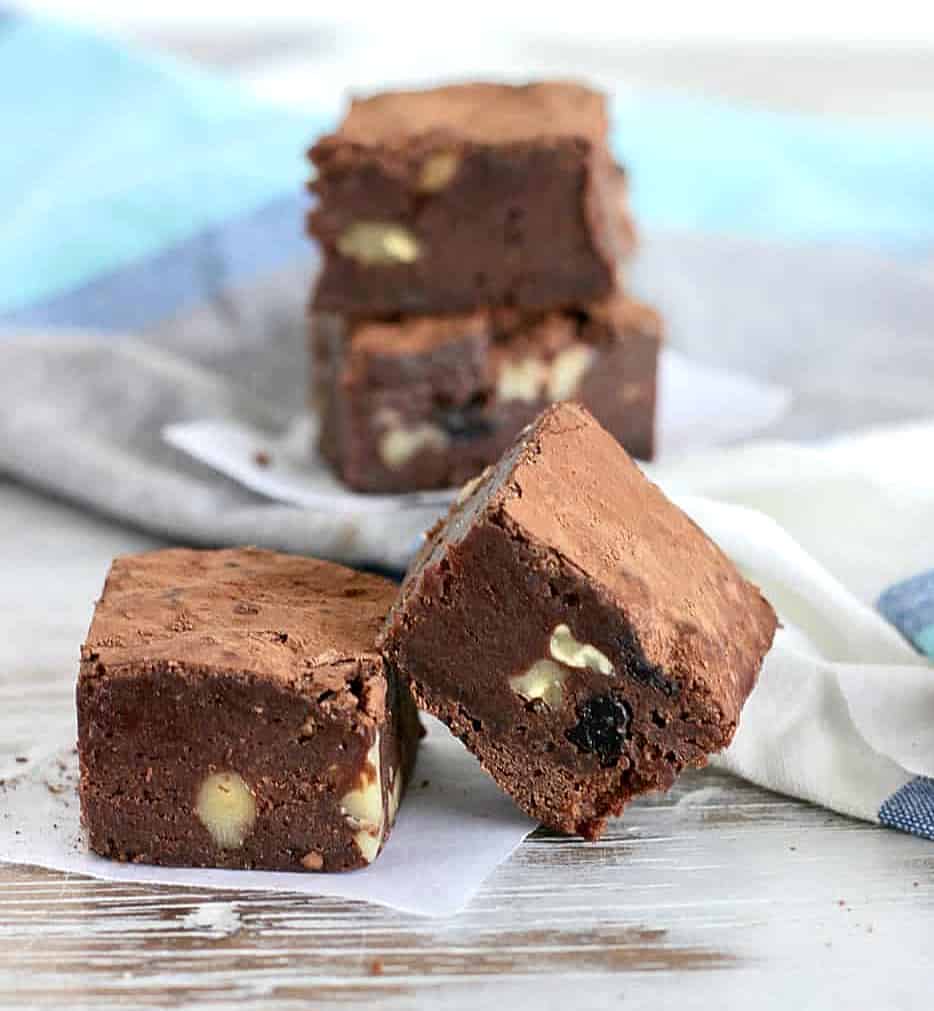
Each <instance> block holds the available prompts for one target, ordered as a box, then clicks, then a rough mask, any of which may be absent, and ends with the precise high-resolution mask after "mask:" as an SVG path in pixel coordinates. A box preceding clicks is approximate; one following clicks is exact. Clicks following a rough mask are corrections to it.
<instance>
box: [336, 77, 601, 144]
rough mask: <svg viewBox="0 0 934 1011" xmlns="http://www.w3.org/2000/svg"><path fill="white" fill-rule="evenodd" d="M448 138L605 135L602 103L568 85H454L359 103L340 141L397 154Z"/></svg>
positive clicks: (493, 139) (584, 89)
mask: <svg viewBox="0 0 934 1011" xmlns="http://www.w3.org/2000/svg"><path fill="white" fill-rule="evenodd" d="M437 131H443V132H444V133H447V134H449V135H450V136H451V137H454V138H460V139H463V140H467V141H475V142H479V143H491V144H495V143H503V142H510V141H523V140H534V139H536V138H538V137H561V136H567V137H585V138H588V139H590V140H592V141H594V142H596V143H603V142H604V140H605V139H606V134H607V113H606V101H605V99H604V97H603V95H601V94H599V93H598V92H596V91H593V90H591V89H590V88H587V87H585V86H584V85H581V84H576V83H573V82H570V81H544V82H540V83H536V84H525V85H508V84H456V85H449V86H447V87H443V88H434V89H431V90H428V91H395V92H386V93H384V94H379V95H373V96H371V97H368V98H357V99H354V100H353V102H352V104H351V106H350V110H349V111H348V113H347V117H346V118H345V119H344V121H343V123H342V124H341V126H340V127H339V129H338V131H337V135H336V136H337V137H338V138H339V139H341V140H344V141H351V142H354V143H358V144H364V145H379V144H381V145H386V146H389V147H397V146H400V145H402V144H404V143H405V142H406V140H408V139H410V138H412V137H418V136H422V135H425V134H430V133H434V132H437Z"/></svg>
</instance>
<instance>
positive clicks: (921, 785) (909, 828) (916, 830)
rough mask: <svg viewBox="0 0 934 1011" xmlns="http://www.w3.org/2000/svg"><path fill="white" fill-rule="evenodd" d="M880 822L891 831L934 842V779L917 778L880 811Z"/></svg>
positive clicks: (893, 795)
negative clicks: (894, 830)
mask: <svg viewBox="0 0 934 1011" xmlns="http://www.w3.org/2000/svg"><path fill="white" fill-rule="evenodd" d="M879 821H880V822H881V823H882V824H883V825H886V826H887V827H888V828H897V829H900V830H901V831H902V832H910V833H911V834H912V835H917V836H921V837H922V839H934V779H931V778H930V777H928V776H915V778H914V779H912V780H909V781H908V782H907V783H906V784H905V785H904V786H903V787H902V788H901V789H900V790H897V791H896V792H895V793H893V794H892V796H891V797H889V799H888V800H887V801H886V802H885V803H884V804H883V805H882V807H880V808H879Z"/></svg>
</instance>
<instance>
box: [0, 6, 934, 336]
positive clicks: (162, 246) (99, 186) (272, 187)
mask: <svg viewBox="0 0 934 1011" xmlns="http://www.w3.org/2000/svg"><path fill="white" fill-rule="evenodd" d="M0 123H2V124H3V134H4V135H3V155H2V157H0V222H2V224H0V316H6V318H7V319H8V320H11V319H14V320H16V319H24V318H41V316H40V317H36V316H35V313H33V315H32V316H31V317H30V315H29V313H30V312H31V311H32V310H33V309H35V307H36V306H40V307H41V305H42V303H43V302H44V301H46V300H50V299H58V300H59V302H60V301H61V298H62V296H64V295H67V294H68V293H69V292H73V291H74V290H75V289H77V288H81V287H82V286H85V285H88V284H90V283H91V282H96V281H99V280H100V279H101V278H102V277H107V276H109V275H113V274H114V272H117V271H119V270H121V269H123V268H127V267H130V266H133V267H135V268H136V269H137V270H138V269H140V268H141V267H144V266H145V264H146V263H147V261H148V259H149V258H151V257H153V256H155V255H157V254H165V253H166V251H167V250H170V249H171V248H172V247H173V246H174V245H175V244H178V243H184V242H185V241H189V242H190V241H191V240H193V239H194V238H195V237H197V236H199V235H200V234H201V233H203V232H204V231H205V229H211V228H213V229H221V230H222V229H224V228H225V227H226V226H227V225H228V224H232V225H235V224H236V222H237V221H238V219H242V218H244V217H247V216H250V215H252V216H254V218H255V216H256V215H257V213H258V212H260V211H262V209H263V208H264V206H266V205H267V204H270V203H272V204H276V205H277V206H278V207H279V208H280V211H279V212H278V213H279V218H278V220H280V221H282V220H288V216H287V215H286V217H285V218H284V217H283V214H282V211H281V208H282V206H283V204H282V201H283V200H284V199H285V200H294V202H295V211H294V214H295V224H294V234H292V233H288V234H287V233H285V232H283V233H279V234H281V235H282V236H283V237H282V239H281V241H280V240H279V239H277V238H276V235H275V234H273V233H270V234H269V236H267V241H265V242H261V243H258V244H257V246H256V252H255V256H254V257H253V259H252V260H250V256H249V254H248V251H247V252H246V253H245V258H246V259H247V260H248V261H249V262H247V263H245V264H244V265H243V269H244V270H247V271H250V270H253V271H262V270H263V269H266V268H267V267H268V266H272V265H274V264H273V263H272V261H274V260H275V258H276V256H277V255H279V254H281V256H283V257H287V256H292V257H294V255H295V249H296V246H295V239H296V238H297V237H298V236H299V235H300V232H301V229H302V220H301V217H302V200H303V197H302V185H303V182H304V179H305V176H306V174H307V170H306V165H305V162H304V157H303V153H304V149H305V147H306V146H307V144H308V143H309V142H310V141H311V139H312V138H313V137H314V136H315V135H316V134H317V133H319V132H321V131H322V130H324V129H326V128H327V127H328V125H329V124H328V122H327V121H326V120H324V119H323V118H322V117H321V116H316V115H314V114H309V115H307V116H304V115H298V114H295V113H294V112H286V111H282V110H281V109H277V108H270V107H268V106H265V105H263V104H262V103H260V102H258V101H256V100H254V99H252V98H250V97H249V96H248V95H245V94H244V93H243V92H242V91H240V90H239V89H238V88H237V87H235V86H234V85H232V84H230V83H228V82H226V81H223V80H220V79H218V78H215V77H213V76H211V75H208V74H205V73H202V72H200V71H197V70H194V69H192V68H190V67H187V66H182V65H180V64H177V63H175V62H172V61H169V60H163V59H155V58H153V57H152V56H150V55H148V54H144V53H140V52H134V51H132V50H128V49H126V48H124V47H122V46H120V45H117V44H115V43H113V42H111V41H109V40H105V39H101V38H98V37H95V36H93V35H90V34H87V33H85V32H82V31H78V30H75V29H72V28H69V27H64V26H62V25H60V24H57V23H55V22H50V21H43V20H37V19H34V18H26V17H19V16H16V15H11V16H7V17H6V18H3V17H2V16H0ZM613 143H614V147H615V149H616V152H617V154H618V156H619V157H620V159H621V160H622V161H624V162H625V163H626V164H627V165H628V166H629V168H630V169H631V174H632V178H633V181H634V182H633V200H634V206H635V211H636V214H637V215H638V217H639V219H640V221H641V223H642V225H643V226H644V227H645V228H647V229H652V228H654V227H666V228H685V229H695V230H701V231H707V232H728V233H734V234H745V235H756V236H760V237H762V238H764V239H767V240H781V241H791V242H813V241H824V240H826V241H832V242H840V241H841V240H842V241H844V242H854V243H861V244H866V243H869V244H881V245H885V246H886V247H890V248H894V249H898V250H904V251H905V252H906V253H909V254H911V253H916V252H918V251H922V250H926V249H929V248H934V132H931V131H930V130H925V129H921V128H915V127H912V126H911V125H909V124H900V125H887V124H879V123H872V124H868V123H867V124H859V125H857V124H853V123H850V124H845V123H832V124H831V123H827V122H824V121H818V120H815V119H807V118H803V117H795V116H789V115H779V114H774V113H766V112H761V111H756V110H752V109H744V108H736V107H732V106H727V105H722V104H718V103H714V102H709V101H701V100H697V101H694V100H690V99H685V98H682V97H664V96H659V95H643V96H639V97H636V98H627V99H626V100H620V101H618V102H617V103H616V109H615V115H614V130H613ZM277 202H278V203H277ZM289 227H291V226H289ZM277 248H278V254H277ZM163 262H165V261H164V256H163ZM24 311H25V312H26V314H25V316H24ZM54 318H57V317H54Z"/></svg>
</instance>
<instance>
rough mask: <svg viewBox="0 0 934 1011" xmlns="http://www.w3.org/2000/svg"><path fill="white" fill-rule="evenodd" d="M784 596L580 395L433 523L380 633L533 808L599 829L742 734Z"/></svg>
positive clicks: (390, 653) (434, 708) (437, 708)
mask: <svg viewBox="0 0 934 1011" xmlns="http://www.w3.org/2000/svg"><path fill="white" fill-rule="evenodd" d="M775 627H776V618H775V614H774V612H773V610H772V608H771V607H770V605H769V604H768V602H767V601H766V600H765V599H764V598H763V597H762V595H761V594H760V592H759V591H758V589H757V588H756V587H755V586H753V585H752V584H751V583H748V582H747V581H746V580H745V579H743V577H742V576H741V575H740V574H739V573H738V572H737V570H736V569H735V567H734V566H733V565H732V563H731V562H730V561H729V560H728V559H727V557H726V556H725V555H724V554H723V552H722V551H721V550H720V549H719V548H718V547H717V546H716V545H715V544H714V543H713V542H712V541H711V540H710V539H709V538H708V537H707V536H706V535H705V534H704V533H703V532H702V531H701V530H700V529H699V528H698V527H697V526H696V525H695V524H694V523H693V522H692V521H691V520H690V519H689V518H688V517H687V516H686V515H685V514H684V513H683V512H682V511H681V510H680V509H678V508H677V507H676V506H675V505H674V504H673V503H672V502H670V501H669V500H668V499H667V498H666V497H665V496H664V494H663V493H662V492H661V491H660V490H659V489H658V488H657V487H656V486H655V485H654V484H652V483H651V482H649V481H648V480H647V479H646V478H645V477H644V475H643V474H642V472H641V471H640V470H639V468H638V467H637V466H636V464H635V463H633V461H632V460H631V459H630V458H629V456H628V455H627V454H626V452H625V451H624V450H623V449H622V448H621V447H620V446H619V444H618V443H617V442H616V441H615V440H614V439H613V438H612V436H610V435H609V434H608V433H607V432H606V431H605V430H604V429H602V428H601V427H600V426H599V424H598V423H597V422H596V421H595V420H594V418H593V417H592V416H591V415H590V414H589V413H588V412H587V411H585V410H584V409H583V408H582V407H580V406H579V405H576V404H570V403H565V404H558V405H555V406H554V407H551V408H549V409H548V410H547V411H546V412H545V413H544V414H543V415H542V416H541V418H540V419H539V420H538V421H537V422H536V423H535V424H534V425H533V426H530V428H529V429H528V430H527V431H526V432H524V433H523V434H522V436H521V437H520V439H519V440H518V442H517V443H516V444H515V446H514V447H513V448H512V449H511V450H510V451H509V452H508V453H507V454H506V455H505V456H504V457H503V459H502V460H501V461H500V462H499V463H498V464H497V465H496V466H495V467H493V468H490V470H489V471H488V472H487V473H486V474H485V475H484V476H483V477H482V478H480V479H477V480H476V481H475V482H474V483H473V484H472V486H471V485H468V486H467V487H466V488H465V489H464V493H463V495H462V497H461V499H460V500H459V501H458V502H457V503H456V504H455V506H454V507H453V508H452V510H451V512H450V513H449V515H448V516H447V518H446V519H444V520H443V521H441V522H440V523H439V524H438V525H437V526H436V527H435V528H434V530H433V531H431V532H430V533H429V536H428V540H427V542H426V544H425V546H424V548H423V550H422V551H421V553H420V554H419V556H418V557H417V558H416V560H415V561H414V563H413V565H412V568H411V570H410V572H409V574H408V575H407V577H406V580H405V582H404V584H403V588H402V591H401V595H400V597H399V599H398V601H397V603H396V604H395V605H394V606H393V609H392V610H391V612H390V615H389V618H388V619H387V624H386V627H385V629H384V632H383V635H382V638H381V648H382V650H383V654H384V656H385V657H386V659H387V661H388V663H389V665H390V667H391V668H392V669H393V670H395V671H397V672H398V673H399V674H400V675H401V676H403V677H405V678H406V679H407V680H409V682H410V683H411V686H412V688H413V691H414V694H415V697H416V700H417V702H418V703H419V704H420V706H421V707H422V708H424V709H427V710H428V711H429V712H431V713H433V714H434V715H435V716H437V717H439V718H440V719H442V720H443V721H444V722H445V723H447V725H448V726H449V727H450V728H451V729H452V731H453V732H454V733H455V734H456V735H457V736H458V737H459V738H460V739H461V740H462V741H463V742H464V743H465V744H466V745H467V747H468V748H470V750H471V751H473V752H474V754H475V755H476V756H477V757H478V758H479V759H480V761H481V763H482V764H483V766H484V768H485V769H486V770H487V771H488V772H489V773H490V774H491V775H492V776H493V777H494V779H495V780H496V781H497V783H499V785H500V786H501V787H502V788H503V789H504V790H506V791H507V792H508V793H509V794H510V795H511V796H512V797H513V798H514V800H515V801H516V803H517V804H518V805H519V806H520V807H521V808H522V809H523V810H524V811H526V812H527V813H528V814H529V815H531V816H532V817H534V818H537V819H539V820H540V821H542V822H544V823H545V824H546V825H549V826H551V827H552V828H554V829H558V830H560V831H564V832H568V833H578V834H580V835H583V836H585V837H587V838H590V839H593V838H596V837H598V836H599V835H600V834H601V832H602V831H603V829H604V826H605V822H606V820H607V819H608V818H609V817H610V816H611V815H617V814H619V813H620V812H621V811H622V809H623V806H624V805H625V803H626V802H627V801H628V800H629V799H630V798H632V797H634V796H636V795H637V794H640V793H643V792H646V791H651V790H664V789H666V788H668V787H670V786H671V784H672V782H673V780H674V778H675V776H676V775H677V774H678V773H679V772H680V771H681V770H682V769H684V768H686V767H688V766H701V765H704V764H705V762H706V760H707V756H708V755H709V754H710V753H712V752H715V751H718V750H720V749H722V748H725V747H726V746H727V745H728V744H729V743H730V740H731V738H732V737H733V733H734V731H735V729H736V725H737V721H738V719H739V715H740V710H741V709H742V706H743V703H744V701H745V699H746V698H747V696H748V695H749V693H750V691H751V690H752V688H753V686H754V685H755V683H756V679H757V675H758V673H759V669H760V666H761V664H762V660H763V657H764V656H765V654H766V652H767V650H768V649H769V647H770V645H771V642H772V638H773V635H774V632H775Z"/></svg>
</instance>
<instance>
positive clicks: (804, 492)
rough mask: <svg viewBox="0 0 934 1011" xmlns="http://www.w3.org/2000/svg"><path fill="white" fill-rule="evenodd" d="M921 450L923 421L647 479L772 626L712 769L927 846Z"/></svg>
mask: <svg viewBox="0 0 934 1011" xmlns="http://www.w3.org/2000/svg"><path fill="white" fill-rule="evenodd" d="M932 451H934V423H922V424H917V425H911V426H905V427H900V428H892V429H888V430H886V429H880V430H877V431H875V432H872V433H868V434H865V435H854V436H848V437H846V438H842V439H837V440H833V441H830V442H828V443H826V444H824V445H821V446H800V445H792V444H775V443H771V444H763V443H759V444H755V445H749V446H746V447H742V448H737V449H732V450H726V451H723V450H719V451H716V452H715V453H712V454H705V455H703V456H696V457H694V458H693V459H691V460H685V461H682V462H680V463H677V464H675V465H674V466H671V467H662V468H658V469H657V470H656V473H655V475H654V476H656V477H657V478H658V479H659V480H660V481H661V482H662V484H663V486H664V487H666V488H667V489H668V490H669V492H672V493H674V494H675V497H676V500H677V501H679V503H680V504H681V505H682V506H683V507H684V508H685V509H686V510H687V511H688V512H689V513H690V514H691V515H692V516H693V518H694V519H695V520H696V521H697V522H698V523H699V524H700V525H701V526H702V527H703V528H704V529H705V530H706V531H707V532H708V533H709V534H710V535H711V536H712V537H713V538H714V539H715V540H716V541H717V542H718V543H719V544H720V545H721V546H722V547H723V548H724V550H725V551H726V552H727V553H728V554H729V555H730V556H731V557H732V558H733V559H734V560H735V561H736V562H737V564H738V565H739V566H740V567H741V568H742V569H743V571H744V572H745V573H746V574H747V575H748V576H749V578H751V579H752V580H753V581H755V582H756V583H758V584H759V585H760V586H761V587H762V588H763V590H764V592H765V595H766V597H767V598H768V599H769V600H770V601H771V602H772V604H773V605H774V607H775V609H776V610H777V611H778V613H779V617H780V618H781V621H782V625H783V628H782V629H780V631H779V633H778V635H777V637H776V641H775V645H774V647H773V649H772V651H771V652H770V653H769V655H768V657H767V658H766V662H765V665H764V668H763V671H762V676H761V679H760V682H759V684H758V686H757V687H756V689H755V691H754V692H753V693H752V695H751V696H750V698H749V701H748V702H747V704H746V707H745V708H744V710H743V714H742V718H741V720H740V727H739V730H738V732H737V735H736V738H735V740H734V742H733V744H732V745H731V747H730V748H729V749H728V750H727V751H726V752H725V753H724V754H723V755H722V756H718V757H717V758H716V759H715V760H714V761H715V762H716V763H717V764H719V765H721V766H722V767H723V768H726V769H729V770H730V771H732V772H735V773H736V774H737V775H740V776H743V777H744V778H746V779H750V780H752V781H753V782H756V783H759V784H760V785H762V786H767V787H769V788H770V789H773V790H777V791H779V792H781V793H787V794H791V795H792V796H795V797H803V798H805V799H807V800H811V801H814V802H815V803H818V804H822V805H823V806H825V807H829V808H832V809H833V810H835V811H840V812H842V813H844V814H848V815H851V816H853V817H857V818H862V819H864V820H866V821H875V822H878V823H880V824H883V825H887V826H889V827H891V828H898V829H902V830H904V831H907V832H912V833H914V834H916V835H919V836H924V837H925V838H929V839H934V664H932V663H931V659H930V658H929V657H925V656H924V654H923V652H922V651H921V648H920V646H921V644H923V643H924V642H925V641H926V639H925V634H924V632H923V631H921V632H920V634H919V630H923V629H925V628H929V622H930V619H931V616H932V611H931V607H930V604H931V596H930V587H931V575H930V572H931V571H934V536H932V535H931V526H932V521H934V471H932V470H931V468H930V467H926V466H923V465H922V466H919V463H922V462H923V461H925V460H930V459H931V458H932V457H931V454H932ZM701 496H702V497H701ZM919 570H921V571H923V572H927V573H928V575H926V576H920V577H919V576H917V575H914V574H916V573H917V572H918V571H919ZM877 601H878V608H877V607H876V606H875V604H876V602H877ZM883 615H884V617H883ZM886 618H889V619H890V621H891V623H890V621H887V620H885V619H886Z"/></svg>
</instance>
